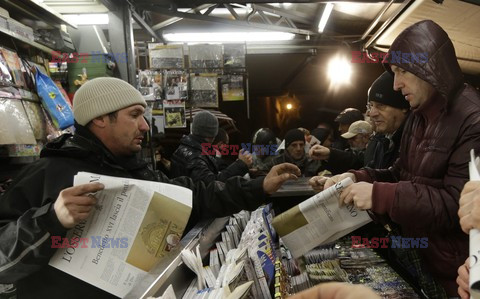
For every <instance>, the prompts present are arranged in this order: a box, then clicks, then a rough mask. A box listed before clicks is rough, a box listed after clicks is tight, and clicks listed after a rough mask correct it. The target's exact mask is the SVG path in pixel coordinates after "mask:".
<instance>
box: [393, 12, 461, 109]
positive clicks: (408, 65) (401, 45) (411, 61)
mask: <svg viewBox="0 0 480 299" xmlns="http://www.w3.org/2000/svg"><path fill="white" fill-rule="evenodd" d="M383 64H384V67H385V69H386V70H387V71H389V72H390V73H392V70H391V68H390V66H391V65H396V66H398V67H400V68H402V69H404V70H406V71H408V72H410V73H412V74H414V75H415V76H417V77H419V78H420V79H422V80H423V81H426V82H428V83H430V84H431V85H433V87H434V88H435V89H436V90H437V91H438V93H439V94H440V95H441V96H442V97H443V98H444V99H446V100H447V101H448V99H451V98H453V96H454V95H455V93H456V92H457V90H458V89H459V88H460V87H461V86H462V85H463V74H462V71H461V69H460V66H459V64H458V61H457V56H456V54H455V48H454V47H453V44H452V41H451V40H450V38H449V37H448V35H447V33H446V32H445V31H444V30H443V29H442V28H441V27H440V26H439V25H438V24H436V23H435V22H433V21H431V20H425V21H421V22H418V23H415V24H413V25H412V26H410V27H408V28H406V29H405V30H403V31H402V33H400V35H399V36H398V37H397V38H396V39H395V40H394V42H393V43H392V45H391V47H390V49H389V51H388V53H387V56H386V57H385V59H384V61H383Z"/></svg>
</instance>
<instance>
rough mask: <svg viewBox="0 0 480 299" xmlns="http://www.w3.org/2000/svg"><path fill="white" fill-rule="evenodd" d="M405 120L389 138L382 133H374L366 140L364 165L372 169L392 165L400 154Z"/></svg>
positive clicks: (385, 167)
mask: <svg viewBox="0 0 480 299" xmlns="http://www.w3.org/2000/svg"><path fill="white" fill-rule="evenodd" d="M404 125H405V122H403V124H402V125H401V126H400V127H399V128H398V129H397V130H396V131H395V133H393V135H392V137H391V138H387V137H385V135H384V134H375V135H374V136H373V137H372V138H371V139H370V141H369V142H368V145H367V149H366V151H365V167H370V168H373V169H387V168H389V167H390V166H392V165H393V163H394V162H395V161H396V160H397V158H398V157H399V155H400V142H401V140H402V133H403V127H404Z"/></svg>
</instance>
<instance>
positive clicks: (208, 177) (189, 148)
mask: <svg viewBox="0 0 480 299" xmlns="http://www.w3.org/2000/svg"><path fill="white" fill-rule="evenodd" d="M202 143H205V144H206V141H205V140H203V139H202V138H200V137H198V136H195V135H192V134H190V135H187V136H183V137H182V139H181V140H180V146H179V147H178V148H177V150H176V151H175V152H174V153H173V155H172V167H171V170H170V176H171V177H172V178H175V177H179V176H188V177H190V178H191V179H192V180H193V181H194V182H204V183H205V184H208V183H211V182H213V181H220V182H225V181H226V180H227V179H228V178H231V177H233V176H244V175H245V174H247V173H248V166H247V164H245V163H244V162H243V161H241V160H237V161H235V162H233V163H232V164H230V165H229V166H228V167H227V168H225V169H224V170H222V171H219V170H218V164H217V161H216V159H215V154H214V153H209V151H208V150H202Z"/></svg>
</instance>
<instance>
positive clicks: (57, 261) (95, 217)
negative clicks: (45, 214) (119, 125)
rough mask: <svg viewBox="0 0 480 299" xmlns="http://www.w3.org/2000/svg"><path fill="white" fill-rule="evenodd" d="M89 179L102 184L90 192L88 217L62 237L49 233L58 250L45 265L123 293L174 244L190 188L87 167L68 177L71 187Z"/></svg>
mask: <svg viewBox="0 0 480 299" xmlns="http://www.w3.org/2000/svg"><path fill="white" fill-rule="evenodd" d="M89 182H99V183H102V184H103V185H105V189H104V190H101V191H99V192H97V193H96V194H95V197H96V198H97V200H98V201H97V204H96V206H95V208H94V210H93V211H92V213H91V214H90V216H89V217H88V218H87V219H86V220H84V221H82V222H80V223H79V224H77V225H76V226H75V227H74V228H73V229H71V230H69V232H68V234H67V236H66V238H64V239H62V240H54V239H55V238H56V236H52V246H54V247H55V245H59V246H58V247H59V249H57V252H56V253H55V255H54V256H53V257H52V258H51V260H50V262H49V264H50V265H51V266H53V267H55V268H58V269H60V270H62V271H64V272H66V273H68V274H70V275H73V276H75V277H77V278H79V279H82V280H84V281H86V282H88V283H90V284H92V285H94V286H96V287H98V288H101V289H102V290H105V291H107V292H109V293H112V294H114V295H116V296H118V297H123V296H125V295H126V294H127V293H128V292H129V291H130V290H131V289H132V288H133V287H134V286H135V284H136V283H137V282H138V281H139V280H141V279H142V277H143V276H144V274H146V272H148V271H149V270H150V269H151V268H152V267H153V266H154V265H155V264H156V263H157V262H158V261H159V260H160V259H161V258H162V257H163V256H165V255H166V254H168V252H169V251H171V250H172V249H173V248H174V247H175V246H176V245H177V244H178V243H179V241H180V238H181V236H182V234H183V231H184V230H185V227H186V225H187V222H188V219H189V217H190V212H191V209H192V191H191V190H190V189H187V188H184V187H180V186H175V185H170V184H165V183H158V182H151V181H142V180H135V179H131V178H118V177H110V176H106V175H98V174H94V173H87V172H79V173H78V174H77V175H76V176H75V178H74V185H75V186H76V185H80V184H85V183H89ZM58 238H60V237H58ZM55 241H57V242H55ZM58 241H59V242H58ZM65 245H67V246H65Z"/></svg>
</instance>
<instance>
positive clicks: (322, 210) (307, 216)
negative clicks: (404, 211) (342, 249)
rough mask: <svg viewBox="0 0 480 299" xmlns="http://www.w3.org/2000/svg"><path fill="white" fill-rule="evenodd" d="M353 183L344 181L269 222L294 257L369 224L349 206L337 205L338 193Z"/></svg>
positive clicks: (364, 215)
mask: <svg viewBox="0 0 480 299" xmlns="http://www.w3.org/2000/svg"><path fill="white" fill-rule="evenodd" d="M351 184H353V181H352V180H351V179H350V178H346V179H344V180H342V181H340V182H338V183H336V184H335V185H333V186H331V187H330V188H328V189H325V190H323V191H322V192H320V193H318V194H315V195H314V196H312V197H310V198H309V199H307V200H305V201H304V202H302V203H300V204H298V205H297V206H295V207H293V208H291V209H290V210H288V211H286V212H284V213H282V214H280V215H278V216H277V217H275V218H274V219H273V227H274V228H275V230H276V231H277V233H278V235H279V236H280V237H281V238H282V240H283V242H284V243H285V245H286V246H287V247H288V249H289V250H290V252H291V253H292V255H293V256H294V257H296V258H298V257H300V256H301V255H303V254H305V253H306V252H308V251H309V250H311V249H313V248H315V247H317V246H319V245H322V244H325V243H329V242H332V241H335V240H337V239H339V238H341V237H343V236H345V235H346V234H348V233H351V232H352V231H354V230H356V229H357V228H359V227H361V226H364V225H365V224H367V223H369V222H370V221H371V219H370V217H369V216H368V214H367V212H365V211H361V210H358V209H357V208H356V207H354V206H353V205H349V206H343V207H340V208H339V206H338V202H339V198H340V193H341V192H342V190H343V189H345V188H346V187H347V186H349V185H351Z"/></svg>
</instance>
